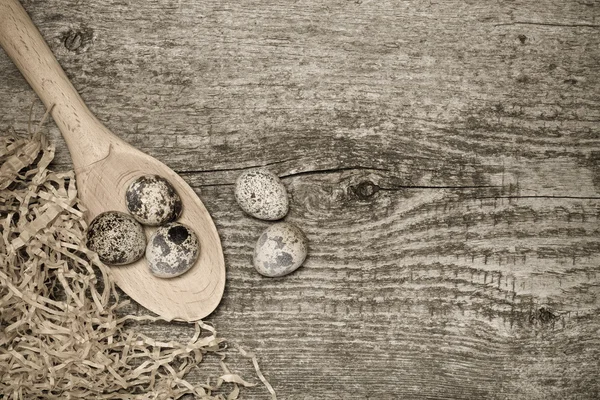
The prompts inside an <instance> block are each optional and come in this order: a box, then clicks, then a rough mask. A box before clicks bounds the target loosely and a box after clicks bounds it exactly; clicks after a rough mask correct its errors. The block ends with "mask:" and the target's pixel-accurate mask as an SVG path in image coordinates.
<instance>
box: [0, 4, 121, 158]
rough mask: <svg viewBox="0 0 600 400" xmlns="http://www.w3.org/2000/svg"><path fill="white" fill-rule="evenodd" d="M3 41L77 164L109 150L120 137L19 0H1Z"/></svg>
mask: <svg viewBox="0 0 600 400" xmlns="http://www.w3.org/2000/svg"><path fill="white" fill-rule="evenodd" d="M0 45H2V47H3V48H4V50H5V51H6V53H7V54H8V56H9V57H10V58H11V59H12V60H13V62H14V63H15V65H16V66H17V68H19V70H20V71H21V73H22V74H23V76H24V77H25V79H26V80H27V82H29V85H31V87H32V88H33V90H35V92H36V93H37V95H38V96H39V97H40V99H41V100H42V102H43V103H44V105H45V106H46V107H47V108H50V107H53V108H52V117H53V118H54V121H55V122H56V125H58V128H59V129H60V131H61V133H62V135H63V137H64V138H65V141H66V143H67V146H68V147H69V151H70V153H71V157H72V159H73V164H74V165H75V166H76V167H83V166H85V165H88V164H90V163H93V162H95V161H97V160H99V159H101V158H103V157H105V156H106V154H107V151H108V150H107V149H108V146H109V144H110V143H111V142H114V141H118V139H117V138H116V137H115V136H114V135H113V134H112V133H110V131H109V130H108V129H107V128H106V127H104V125H102V124H101V123H100V122H99V121H98V120H97V119H96V117H95V116H94V115H93V114H92V113H91V111H90V110H89V109H88V108H87V106H86V105H85V103H84V102H83V100H82V99H81V97H80V96H79V94H78V93H77V91H76V90H75V88H74V87H73V85H72V84H71V82H70V81H69V78H67V75H66V74H65V72H64V71H63V69H62V68H61V66H60V65H59V64H58V61H56V58H55V57H54V55H53V54H52V51H51V50H50V48H49V47H48V45H47V44H46V42H45V41H44V38H43V37H42V35H41V34H40V32H39V31H38V30H37V28H36V27H35V25H34V24H33V22H32V21H31V19H30V18H29V16H28V15H27V12H26V11H25V9H23V6H21V4H20V3H19V1H18V0H0Z"/></svg>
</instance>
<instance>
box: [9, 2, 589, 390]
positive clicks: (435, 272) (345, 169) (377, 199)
mask: <svg viewBox="0 0 600 400" xmlns="http://www.w3.org/2000/svg"><path fill="white" fill-rule="evenodd" d="M24 6H25V8H26V9H27V11H28V12H29V13H30V15H31V17H32V19H33V21H34V22H35V24H36V25H37V26H38V27H39V28H40V30H41V32H42V34H43V36H44V37H45V38H46V40H47V41H48V42H49V44H50V47H51V48H52V50H53V51H54V52H55V54H56V56H57V58H58V60H59V62H60V63H61V64H62V66H63V68H64V69H65V70H66V72H67V75H68V76H69V77H70V78H71V79H72V81H73V83H74V85H75V87H76V88H77V89H78V90H79V92H80V93H81V95H82V97H83V98H84V100H85V101H86V102H87V104H88V105H89V107H90V109H91V110H92V111H93V112H94V113H95V114H96V115H97V116H98V117H99V119H100V120H101V121H103V122H104V123H105V124H106V125H107V126H108V127H109V129H111V130H112V131H113V132H115V133H117V134H118V135H119V136H121V137H122V138H124V139H125V140H127V141H128V142H129V143H131V144H133V145H135V146H137V147H138V148H140V149H141V150H143V151H145V152H147V153H149V154H150V155H152V156H154V157H156V158H158V159H160V160H161V161H163V162H165V163H166V164H167V165H169V166H170V167H172V168H173V169H174V170H175V171H177V172H178V173H180V174H181V176H182V177H183V178H184V179H185V180H186V181H187V182H188V183H189V184H190V185H191V186H192V187H193V188H194V189H195V190H196V191H197V193H198V194H199V195H200V196H201V198H202V199H203V201H204V203H205V205H206V206H207V208H208V209H209V211H210V212H211V214H212V216H213V218H214V221H215V223H216V225H217V227H218V229H219V232H220V235H221V239H222V243H223V249H224V252H225V261H226V265H227V284H226V291H225V295H224V298H223V301H222V303H221V305H220V306H219V308H218V309H217V310H216V311H215V312H214V313H213V314H212V315H211V316H210V317H208V318H207V320H208V321H211V322H212V323H214V324H215V325H216V327H217V330H218V331H219V333H220V334H221V335H222V336H224V337H226V338H228V339H230V340H232V341H235V342H237V343H239V344H240V345H242V346H243V347H244V348H247V349H250V350H253V351H255V352H256V353H257V355H258V357H259V359H260V362H261V365H262V368H263V370H264V373H265V375H266V376H267V377H268V379H269V380H270V382H271V383H272V385H273V386H274V388H275V390H276V391H277V393H278V395H279V398H280V399H527V400H533V399H594V398H600V380H599V379H598V377H599V374H600V222H599V221H600V2H599V1H597V0H564V1H559V0H540V1H523V0H510V1H509V0H499V1H474V0H464V1H461V0H445V1H437V2H434V1H417V0H406V1H401V0H395V1H391V0H381V1H374V0H352V1H347V0H334V1H327V2H323V1H315V0H306V1H302V2H293V1H265V0H253V1H249V0H239V1H238V0H235V1H234V0H222V1H217V0H207V1H190V0H179V1H176V0H128V1H118V0H98V1H79V0H35V1H34V0H27V1H25V2H24ZM34 98H35V96H34V94H33V92H32V90H31V89H30V88H29V86H28V85H27V83H26V82H25V80H24V79H23V78H22V76H21V75H20V73H19V72H18V70H17V69H16V67H15V66H14V65H13V64H12V63H11V62H10V60H9V59H8V57H7V56H6V54H5V53H3V52H1V51H0V110H1V111H0V129H6V128H8V127H14V128H15V129H17V130H21V131H23V130H25V128H26V125H27V112H28V108H29V106H30V104H31V101H32V100H33V99H34ZM38 111H40V112H39V113H38V114H41V110H40V109H39V108H38ZM47 131H48V132H49V134H50V135H51V137H52V138H53V140H54V141H55V143H56V144H57V155H56V160H55V163H54V166H53V168H54V169H67V168H69V167H70V159H69V154H68V151H67V149H66V147H65V145H64V143H63V142H62V139H61V138H60V133H59V131H58V129H57V128H56V126H55V125H54V124H53V123H49V124H48V126H47ZM258 166H268V167H269V168H270V169H271V170H272V171H273V172H275V173H277V174H278V175H280V176H281V177H282V179H283V182H284V184H285V185H286V187H287V188H288V190H289V194H290V201H291V209H290V213H289V215H288V216H287V220H289V221H291V222H294V223H295V224H297V225H298V226H300V227H301V228H302V229H303V230H304V231H305V232H306V234H307V236H308V238H309V240H310V254H309V257H308V259H307V261H306V263H305V265H304V266H303V267H302V268H301V269H299V270H298V271H296V272H295V273H294V274H292V275H290V276H287V277H283V278H276V279H269V278H263V277H261V276H260V275H258V274H257V273H256V272H255V270H254V268H253V267H252V263H251V258H252V252H253V247H254V243H255V241H256V239H257V238H258V236H259V234H260V233H261V231H262V230H264V229H265V228H266V227H267V226H269V225H270V223H268V222H263V221H259V220H255V219H252V218H250V217H248V216H246V215H244V213H243V212H242V211H241V210H240V209H239V208H238V207H237V205H236V203H235V200H234V196H233V182H234V180H235V178H236V177H237V175H238V174H239V173H240V172H241V171H244V170H246V169H248V168H253V167H258ZM140 329H145V330H146V331H148V330H150V331H151V332H152V333H154V334H157V335H163V336H166V337H174V338H178V337H184V335H185V334H186V333H185V332H186V330H187V329H188V328H187V327H186V326H185V325H184V324H167V323H164V324H156V325H150V326H144V327H140ZM235 368H236V369H237V370H239V371H241V372H242V373H243V374H244V375H245V376H247V377H248V378H249V379H252V369H251V366H250V365H249V364H248V363H247V362H243V360H242V361H240V363H239V365H236V366H235ZM254 380H255V381H257V379H256V378H254ZM241 398H244V399H268V398H269V394H268V392H267V391H266V390H265V388H264V387H263V386H257V387H255V388H252V389H244V390H243V391H242V393H241Z"/></svg>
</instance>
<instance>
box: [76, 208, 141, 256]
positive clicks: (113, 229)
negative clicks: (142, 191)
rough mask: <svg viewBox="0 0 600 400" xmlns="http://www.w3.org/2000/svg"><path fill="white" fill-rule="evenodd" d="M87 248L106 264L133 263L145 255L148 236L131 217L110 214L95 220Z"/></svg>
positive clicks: (89, 229) (89, 233) (87, 237)
mask: <svg viewBox="0 0 600 400" xmlns="http://www.w3.org/2000/svg"><path fill="white" fill-rule="evenodd" d="M86 245H87V247H88V249H90V250H92V251H94V252H96V253H97V254H98V257H99V258H100V261H102V262H103V263H105V264H110V265H123V264H130V263H132V262H134V261H137V260H139V259H140V258H141V257H142V256H143V255H144V250H145V248H146V236H145V235H144V229H143V228H142V225H140V223H139V222H137V221H136V220H135V219H133V218H132V217H131V215H128V214H125V213H122V212H119V211H107V212H103V213H101V214H99V215H98V216H96V218H94V219H93V220H92V223H91V224H90V226H89V228H88V230H87V235H86Z"/></svg>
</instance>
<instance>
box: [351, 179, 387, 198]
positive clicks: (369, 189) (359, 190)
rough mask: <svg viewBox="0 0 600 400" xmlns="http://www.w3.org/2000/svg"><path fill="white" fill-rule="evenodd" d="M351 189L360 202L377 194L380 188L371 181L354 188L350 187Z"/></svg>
mask: <svg viewBox="0 0 600 400" xmlns="http://www.w3.org/2000/svg"><path fill="white" fill-rule="evenodd" d="M351 189H352V192H353V193H354V195H355V196H356V197H358V198H359V199H361V200H366V199H368V198H370V197H372V196H373V195H374V194H375V193H377V192H378V191H379V189H380V188H379V186H377V185H376V184H374V183H373V182H371V181H364V182H361V183H359V184H358V185H356V186H352V187H351Z"/></svg>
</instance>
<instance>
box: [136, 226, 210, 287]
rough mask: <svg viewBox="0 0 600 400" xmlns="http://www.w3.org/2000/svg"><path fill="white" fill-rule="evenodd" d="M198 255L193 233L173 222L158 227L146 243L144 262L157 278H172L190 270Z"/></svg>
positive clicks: (198, 244) (196, 240)
mask: <svg viewBox="0 0 600 400" xmlns="http://www.w3.org/2000/svg"><path fill="white" fill-rule="evenodd" d="M199 254H200V243H199V242H198V237H197V236H196V234H195V233H194V231H193V230H192V229H191V228H190V227H188V226H186V225H183V224H180V223H178V222H174V223H171V224H167V225H165V226H161V227H159V228H158V229H157V230H156V232H154V235H152V237H151V238H150V240H149V241H148V246H147V247H146V261H148V267H149V268H150V272H152V273H153V274H154V275H155V276H157V277H159V278H174V277H176V276H179V275H181V274H183V273H184V272H186V271H187V270H189V269H190V268H192V266H194V263H195V262H196V260H197V259H198V255H199Z"/></svg>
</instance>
